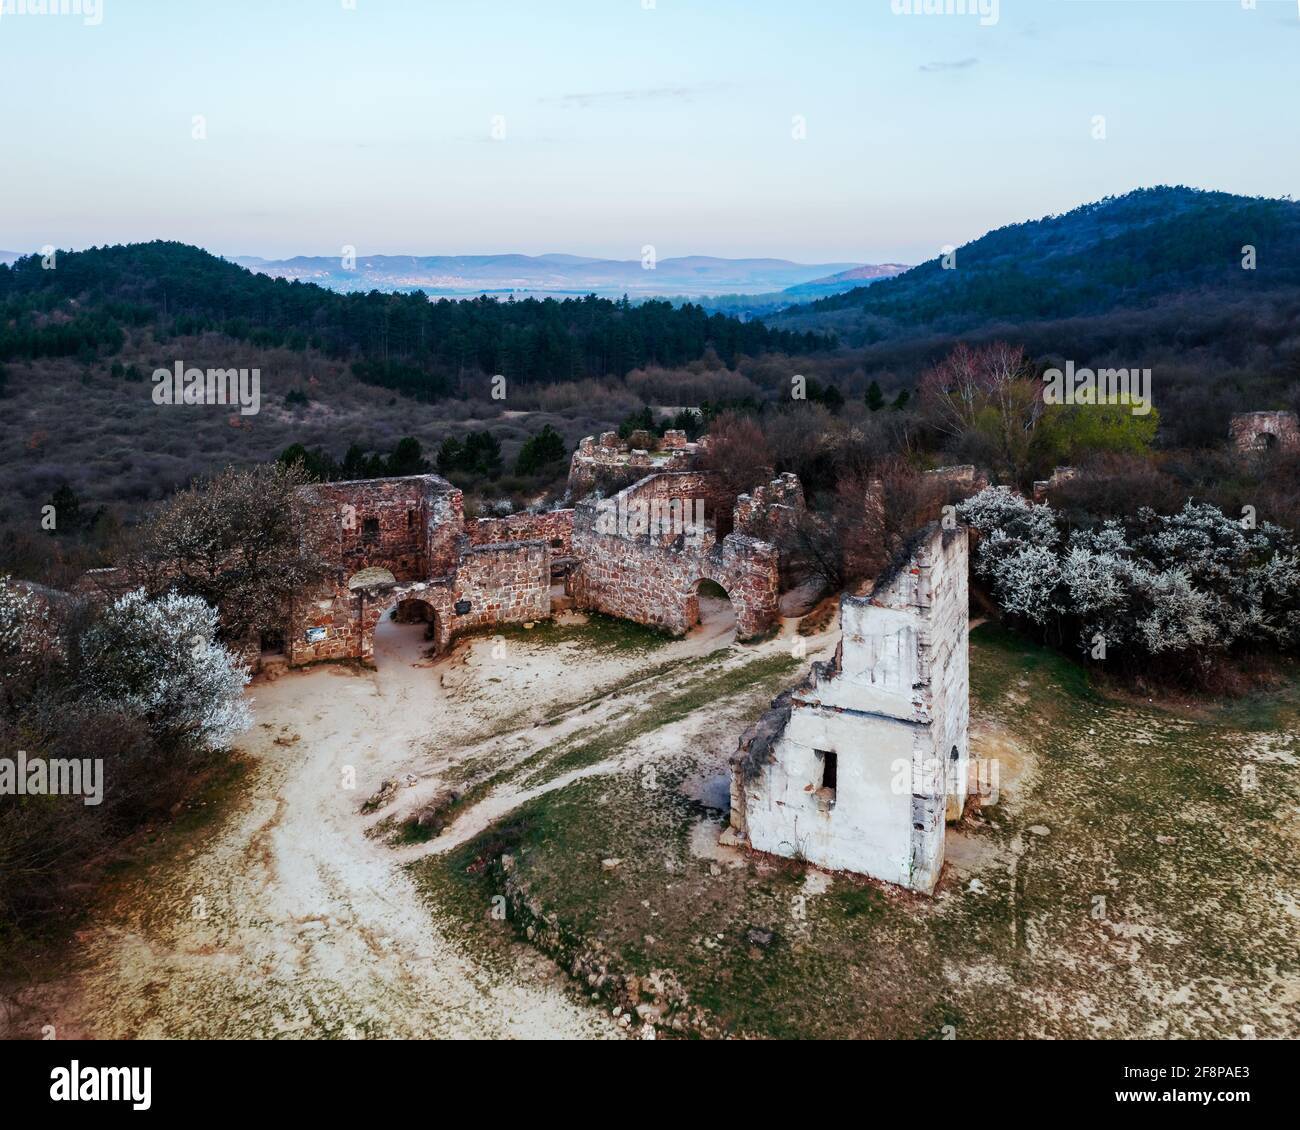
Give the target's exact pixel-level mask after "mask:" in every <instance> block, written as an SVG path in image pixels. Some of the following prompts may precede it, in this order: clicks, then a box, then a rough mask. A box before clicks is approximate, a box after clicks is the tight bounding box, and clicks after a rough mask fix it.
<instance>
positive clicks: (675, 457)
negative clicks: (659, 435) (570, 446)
mask: <svg viewBox="0 0 1300 1130" xmlns="http://www.w3.org/2000/svg"><path fill="white" fill-rule="evenodd" d="M706 440H707V437H705V438H704V439H701V440H700V442H699V443H688V442H687V441H686V434H685V433H684V432H679V431H669V432H668V433H667V434H665V436H664V438H663V441H662V443H661V445H660V448H659V450H658V451H653V452H652V451H641V450H633V449H631V448H629V447H628V443H627V441H626V440H623V439H620V438H619V435H618V432H602V433H601V435H600V438H599V439H597V437H595V436H586V437H585V438H583V439H582V440H581V441H580V442H579V444H578V447H577V450H576V451H574V453H573V457H572V459H570V461H569V482H568V491H569V497H570V498H574V499H578V498H585V497H586V496H587V495H589V494H591V493H592V492H593V491H598V492H600V493H601V494H605V495H611V494H614V493H616V492H617V491H619V490H622V489H623V488H624V487H625V486H627V485H629V484H630V483H632V482H635V481H636V480H637V479H640V478H643V477H644V476H646V475H649V474H651V473H653V472H656V471H688V470H690V469H691V468H692V467H694V466H695V462H696V460H697V458H698V457H699V454H700V452H701V451H703V450H704V448H705V446H706V442H705V441H706Z"/></svg>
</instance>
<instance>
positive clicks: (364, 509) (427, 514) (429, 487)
mask: <svg viewBox="0 0 1300 1130" xmlns="http://www.w3.org/2000/svg"><path fill="white" fill-rule="evenodd" d="M304 491H305V492H306V493H307V494H308V495H309V496H310V497H312V498H313V499H315V500H316V501H317V502H318V503H320V504H321V505H323V506H324V507H325V508H326V509H327V510H329V511H332V513H333V519H332V532H331V541H330V545H329V548H328V550H327V555H328V556H329V558H330V560H331V562H332V563H333V564H336V565H338V566H339V568H340V569H342V570H343V571H344V572H345V573H347V574H348V575H349V576H350V575H352V574H353V573H357V572H359V571H360V570H362V569H366V568H373V567H378V568H383V569H387V570H389V572H391V573H392V574H393V576H394V577H396V578H397V579H398V580H399V581H400V580H411V579H416V578H420V577H426V576H429V575H431V574H436V573H445V572H447V571H448V570H449V569H450V567H451V565H452V562H453V560H454V555H455V542H456V538H458V537H459V536H460V534H461V532H462V530H461V528H462V526H463V523H464V518H463V511H462V506H461V493H460V491H458V490H456V489H455V488H454V487H453V486H452V485H451V484H450V483H449V482H447V481H446V480H445V479H442V478H439V477H438V476H437V475H411V476H408V477H405V478H398V479H361V480H356V481H351V482H338V483H318V484H314V485H312V486H310V487H305V488H304Z"/></svg>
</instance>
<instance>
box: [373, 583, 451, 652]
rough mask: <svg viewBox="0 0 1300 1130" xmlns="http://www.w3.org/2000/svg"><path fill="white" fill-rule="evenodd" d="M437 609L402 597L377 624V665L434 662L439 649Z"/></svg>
mask: <svg viewBox="0 0 1300 1130" xmlns="http://www.w3.org/2000/svg"><path fill="white" fill-rule="evenodd" d="M439 627H440V624H439V618H438V612H437V609H435V608H434V607H433V605H432V604H430V603H429V602H428V601H427V600H421V599H420V598H419V597H403V598H402V599H400V600H398V601H397V602H396V603H395V604H394V605H393V607H392V608H390V609H388V610H387V611H386V612H385V613H384V614H383V615H382V616H380V618H379V620H378V621H377V622H376V624H375V628H374V661H375V664H376V666H379V665H382V664H383V663H385V662H400V663H407V664H410V663H418V662H420V661H421V660H423V659H429V658H432V657H433V655H434V654H435V652H436V651H437V648H438V629H439Z"/></svg>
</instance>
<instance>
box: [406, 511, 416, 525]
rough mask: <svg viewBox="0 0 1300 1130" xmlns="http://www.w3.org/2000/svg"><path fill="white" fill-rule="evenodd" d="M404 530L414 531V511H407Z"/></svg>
mask: <svg viewBox="0 0 1300 1130" xmlns="http://www.w3.org/2000/svg"><path fill="white" fill-rule="evenodd" d="M406 528H407V529H408V530H413V529H415V511H414V510H408V511H407V512H406Z"/></svg>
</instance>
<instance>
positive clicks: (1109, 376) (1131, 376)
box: [1043, 361, 1151, 416]
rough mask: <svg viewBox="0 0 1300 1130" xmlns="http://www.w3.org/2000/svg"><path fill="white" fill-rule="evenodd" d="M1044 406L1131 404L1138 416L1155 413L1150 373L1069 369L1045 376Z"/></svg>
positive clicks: (1071, 366) (1050, 371)
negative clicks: (1153, 411) (1152, 405)
mask: <svg viewBox="0 0 1300 1130" xmlns="http://www.w3.org/2000/svg"><path fill="white" fill-rule="evenodd" d="M1043 382H1044V387H1043V403H1044V404H1128V405H1130V406H1131V407H1130V409H1129V410H1130V411H1131V412H1132V413H1133V415H1134V416H1145V415H1146V414H1147V413H1148V412H1150V411H1151V370H1150V369H1097V370H1095V371H1094V370H1092V369H1076V368H1075V367H1074V362H1073V361H1067V362H1066V363H1065V369H1064V370H1061V369H1048V370H1047V371H1046V372H1045V373H1043Z"/></svg>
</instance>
